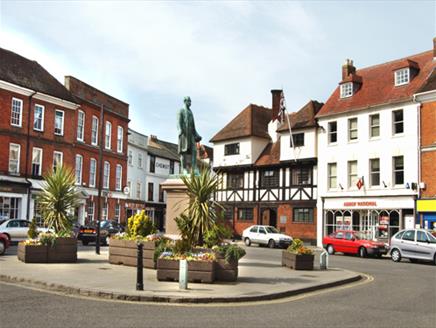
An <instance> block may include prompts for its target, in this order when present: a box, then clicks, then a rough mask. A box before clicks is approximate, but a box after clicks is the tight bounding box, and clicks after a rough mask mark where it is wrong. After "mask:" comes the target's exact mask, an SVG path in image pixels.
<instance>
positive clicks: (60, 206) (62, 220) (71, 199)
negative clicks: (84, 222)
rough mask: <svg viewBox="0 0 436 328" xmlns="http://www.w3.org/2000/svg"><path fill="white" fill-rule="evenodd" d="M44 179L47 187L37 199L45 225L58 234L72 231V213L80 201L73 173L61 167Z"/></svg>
mask: <svg viewBox="0 0 436 328" xmlns="http://www.w3.org/2000/svg"><path fill="white" fill-rule="evenodd" d="M44 179H45V185H44V187H43V189H42V192H41V193H40V194H39V195H38V197H37V202H38V204H39V205H40V208H41V212H42V216H43V218H44V224H45V225H46V226H47V227H48V228H49V229H50V228H51V229H54V231H55V232H56V233H57V232H60V231H71V229H72V222H73V217H72V213H74V208H75V207H76V206H77V203H78V199H79V192H78V191H77V189H76V186H75V181H76V179H75V176H74V173H73V171H72V170H71V169H68V168H66V167H63V166H61V167H58V168H57V169H56V171H54V172H53V173H51V174H47V175H45V176H44Z"/></svg>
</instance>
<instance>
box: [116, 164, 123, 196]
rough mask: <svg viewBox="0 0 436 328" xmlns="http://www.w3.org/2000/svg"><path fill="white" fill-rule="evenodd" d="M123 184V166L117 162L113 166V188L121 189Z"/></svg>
mask: <svg viewBox="0 0 436 328" xmlns="http://www.w3.org/2000/svg"><path fill="white" fill-rule="evenodd" d="M122 185H123V167H122V166H121V165H120V164H117V166H116V167H115V190H118V191H121V188H122Z"/></svg>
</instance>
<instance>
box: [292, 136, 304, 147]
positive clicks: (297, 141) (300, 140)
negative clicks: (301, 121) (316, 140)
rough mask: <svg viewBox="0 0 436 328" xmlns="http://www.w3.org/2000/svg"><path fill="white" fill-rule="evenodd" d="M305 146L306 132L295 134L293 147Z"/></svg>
mask: <svg viewBox="0 0 436 328" xmlns="http://www.w3.org/2000/svg"><path fill="white" fill-rule="evenodd" d="M303 146H304V133H296V134H293V135H292V144H291V147H303Z"/></svg>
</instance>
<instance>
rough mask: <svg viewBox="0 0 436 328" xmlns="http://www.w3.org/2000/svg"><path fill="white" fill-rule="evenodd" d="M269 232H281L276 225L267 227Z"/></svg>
mask: <svg viewBox="0 0 436 328" xmlns="http://www.w3.org/2000/svg"><path fill="white" fill-rule="evenodd" d="M265 229H266V231H267V232H268V233H279V231H278V230H277V229H276V228H274V227H265Z"/></svg>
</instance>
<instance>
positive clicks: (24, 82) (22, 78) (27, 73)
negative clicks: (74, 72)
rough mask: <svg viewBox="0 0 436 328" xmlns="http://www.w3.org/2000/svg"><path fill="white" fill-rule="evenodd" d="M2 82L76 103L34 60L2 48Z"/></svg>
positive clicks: (0, 76)
mask: <svg viewBox="0 0 436 328" xmlns="http://www.w3.org/2000/svg"><path fill="white" fill-rule="evenodd" d="M0 80H3V81H6V82H9V83H12V84H15V85H18V86H21V87H24V88H27V89H31V90H35V91H37V92H41V93H44V94H47V95H50V96H53V97H56V98H59V99H63V100H67V101H71V102H75V100H74V98H73V96H72V95H71V93H70V92H69V91H68V90H67V89H66V88H65V87H64V86H63V85H62V83H60V82H59V81H58V80H56V79H55V77H54V76H52V75H51V74H50V73H49V72H47V71H46V70H45V69H44V67H42V66H41V65H40V64H38V63H37V62H36V61H34V60H29V59H27V58H24V57H22V56H20V55H18V54H16V53H14V52H12V51H9V50H6V49H3V48H0Z"/></svg>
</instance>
